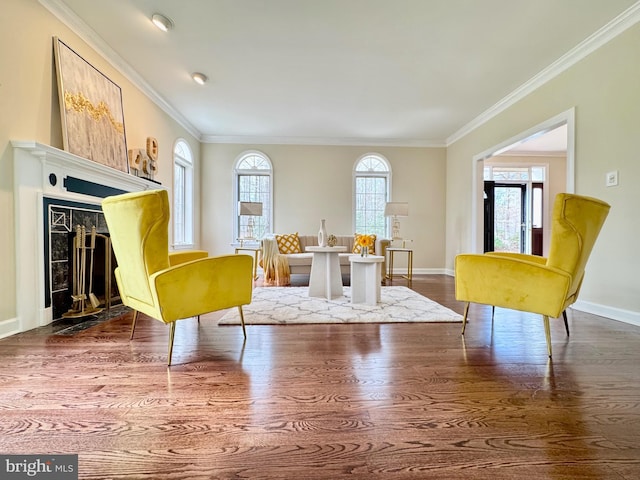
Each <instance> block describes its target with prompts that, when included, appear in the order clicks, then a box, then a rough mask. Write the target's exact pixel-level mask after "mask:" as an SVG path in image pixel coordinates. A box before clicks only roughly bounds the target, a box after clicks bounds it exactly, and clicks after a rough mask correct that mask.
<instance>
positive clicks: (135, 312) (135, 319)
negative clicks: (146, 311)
mask: <svg viewBox="0 0 640 480" xmlns="http://www.w3.org/2000/svg"><path fill="white" fill-rule="evenodd" d="M137 320H138V311H137V310H134V311H133V321H132V322H131V335H130V336H129V340H133V332H135V330H136V321H137Z"/></svg>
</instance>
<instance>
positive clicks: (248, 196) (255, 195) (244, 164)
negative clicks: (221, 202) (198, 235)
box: [234, 152, 273, 240]
mask: <svg viewBox="0 0 640 480" xmlns="http://www.w3.org/2000/svg"><path fill="white" fill-rule="evenodd" d="M272 173H273V170H272V168H271V161H270V160H269V158H268V157H267V156H266V155H265V154H263V153H261V152H245V153H244V154H242V155H241V156H240V158H239V159H238V161H237V162H236V168H235V196H236V202H235V208H236V210H235V219H236V221H235V224H234V235H235V238H236V239H243V238H247V237H248V236H250V235H249V233H248V230H249V229H248V226H249V223H250V222H251V223H252V224H253V235H252V236H253V237H254V238H255V239H257V240H259V239H261V238H262V237H264V235H265V234H267V233H270V228H271V227H270V225H271V212H272V192H271V184H272ZM239 202H259V203H261V204H262V215H261V216H255V217H249V216H245V215H239V208H238V204H239Z"/></svg>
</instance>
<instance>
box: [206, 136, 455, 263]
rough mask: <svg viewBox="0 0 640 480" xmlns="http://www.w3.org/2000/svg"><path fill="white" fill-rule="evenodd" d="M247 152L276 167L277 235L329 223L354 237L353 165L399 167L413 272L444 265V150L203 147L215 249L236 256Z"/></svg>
mask: <svg viewBox="0 0 640 480" xmlns="http://www.w3.org/2000/svg"><path fill="white" fill-rule="evenodd" d="M247 150H259V151H261V152H263V153H264V154H266V155H267V156H268V157H269V158H270V159H271V161H272V163H273V170H274V180H273V182H274V192H275V197H274V232H275V233H290V232H296V231H297V232H299V233H301V234H316V233H317V232H318V229H319V227H320V219H323V218H324V219H326V221H327V222H326V223H327V231H328V232H329V233H334V234H337V235H347V234H351V233H354V231H353V218H352V205H353V201H352V192H353V167H354V165H355V163H356V161H357V160H358V159H359V158H360V157H361V156H362V155H364V154H367V153H371V152H376V153H379V154H381V155H383V156H384V157H385V158H386V159H387V160H388V161H389V162H390V164H391V168H392V197H393V200H394V201H403V202H409V217H407V218H402V219H401V232H402V234H403V237H406V238H411V239H413V240H414V242H413V248H414V250H415V252H414V269H415V270H416V271H419V270H420V269H442V268H444V225H445V218H444V214H445V209H444V199H445V188H444V186H445V170H446V167H445V151H444V148H399V147H398V148H390V147H385V148H381V147H342V146H308V145H307V146H299V145H229V144H224V145H222V144H208V145H203V147H202V155H203V158H202V185H203V189H202V201H203V208H202V215H203V218H202V226H203V227H202V244H203V246H204V247H205V248H206V249H208V250H209V251H211V252H220V253H222V252H231V251H233V250H232V247H231V245H230V244H231V242H232V241H233V238H232V225H233V221H234V219H233V216H232V212H233V168H234V165H235V162H236V160H237V158H238V157H239V156H240V154H241V153H243V152H245V151H247ZM205 186H206V187H205ZM398 259H399V261H401V260H400V257H398Z"/></svg>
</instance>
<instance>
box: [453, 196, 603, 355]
mask: <svg viewBox="0 0 640 480" xmlns="http://www.w3.org/2000/svg"><path fill="white" fill-rule="evenodd" d="M609 208H610V206H609V205H608V204H607V203H605V202H603V201H601V200H598V199H595V198H591V197H585V196H581V195H574V194H568V193H560V194H558V195H557V196H556V199H555V202H554V206H553V214H552V219H551V240H550V248H549V257H548V258H544V257H540V256H535V255H524V254H519V253H499V252H489V253H486V254H461V255H458V256H456V259H455V284H456V299H457V300H459V301H463V302H467V304H466V306H465V310H464V317H463V322H462V334H463V335H464V331H465V327H466V324H467V316H468V313H469V304H470V303H471V302H473V303H481V304H485V305H492V306H493V307H504V308H510V309H513V310H520V311H524V312H531V313H537V314H540V315H542V317H543V322H544V330H545V336H546V339H547V350H548V353H549V357H551V353H552V352H551V331H550V327H549V317H552V318H556V317H559V316H560V314H562V313H564V311H565V309H566V308H567V307H569V306H570V305H571V304H573V303H574V302H575V301H576V300H577V299H578V293H579V292H580V286H581V285H582V279H583V277H584V271H585V265H586V263H587V260H588V258H589V255H590V254H591V250H592V248H593V245H594V244H595V242H596V238H597V237H598V234H599V233H600V229H601V228H602V225H603V224H604V221H605V219H606V218H607V215H608V213H609ZM565 326H567V325H566V317H565ZM568 332H569V331H568V326H567V333H568Z"/></svg>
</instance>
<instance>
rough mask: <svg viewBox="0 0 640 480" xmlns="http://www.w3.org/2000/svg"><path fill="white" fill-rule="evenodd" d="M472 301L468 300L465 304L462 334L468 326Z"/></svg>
mask: <svg viewBox="0 0 640 480" xmlns="http://www.w3.org/2000/svg"><path fill="white" fill-rule="evenodd" d="M470 303H471V302H467V304H466V305H465V306H464V316H463V317H462V335H464V329H465V328H466V327H467V315H469V304H470Z"/></svg>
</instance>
